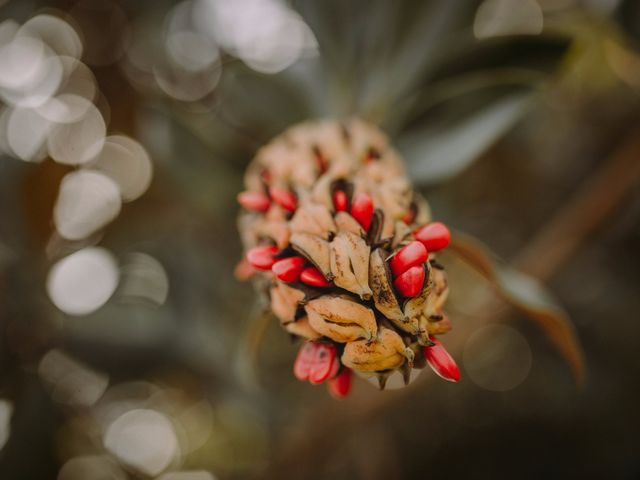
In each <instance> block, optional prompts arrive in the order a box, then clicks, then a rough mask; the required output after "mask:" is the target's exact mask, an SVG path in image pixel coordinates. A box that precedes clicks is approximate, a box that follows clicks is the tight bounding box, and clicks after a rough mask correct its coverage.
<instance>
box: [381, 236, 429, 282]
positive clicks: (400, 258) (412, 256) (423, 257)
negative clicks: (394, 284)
mask: <svg viewBox="0 0 640 480" xmlns="http://www.w3.org/2000/svg"><path fill="white" fill-rule="evenodd" d="M428 258H429V253H428V252H427V249H426V248H425V247H424V245H423V244H422V243H420V242H417V241H413V242H411V243H409V244H408V245H405V246H404V247H402V248H401V249H400V250H398V253H396V254H395V255H394V256H393V258H391V262H390V264H389V266H390V267H391V271H392V272H393V275H394V276H396V277H397V276H398V275H402V274H403V273H404V272H406V271H407V270H409V269H410V268H411V267H415V266H417V265H422V264H423V263H424V262H426V261H427V259H428Z"/></svg>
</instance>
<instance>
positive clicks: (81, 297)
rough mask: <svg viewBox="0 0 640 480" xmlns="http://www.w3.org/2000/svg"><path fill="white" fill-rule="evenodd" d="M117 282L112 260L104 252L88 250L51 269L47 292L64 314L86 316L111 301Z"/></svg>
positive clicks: (66, 259) (114, 265) (115, 265)
mask: <svg viewBox="0 0 640 480" xmlns="http://www.w3.org/2000/svg"><path fill="white" fill-rule="evenodd" d="M118 279H119V271H118V266H117V264H116V261H115V259H114V258H113V256H112V255H111V254H110V253H109V252H108V251H107V250H105V249H104V248H101V247H87V248H84V249H82V250H78V251H77V252H75V253H72V254H71V255H69V256H67V257H64V258H63V259H61V260H59V261H58V262H57V263H56V264H55V265H53V267H52V268H51V270H50V271H49V275H48V277H47V292H48V294H49V298H50V299H51V301H52V302H53V303H54V304H55V306H56V307H58V308H59V309H60V310H62V311H63V312H65V313H67V314H69V315H87V314H89V313H92V312H94V311H96V310H98V309H99V308H100V307H101V306H102V305H104V304H105V303H106V302H107V300H109V298H111V295H113V292H114V291H115V289H116V287H117V286H118Z"/></svg>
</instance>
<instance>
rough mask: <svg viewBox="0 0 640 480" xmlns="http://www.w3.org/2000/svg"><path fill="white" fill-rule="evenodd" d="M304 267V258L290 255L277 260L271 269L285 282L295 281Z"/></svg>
mask: <svg viewBox="0 0 640 480" xmlns="http://www.w3.org/2000/svg"><path fill="white" fill-rule="evenodd" d="M303 269H304V258H302V257H288V258H283V259H282V260H278V261H276V263H274V264H273V265H272V266H271V271H272V272H273V273H274V274H275V276H276V278H277V279H278V280H282V281H283V282H295V281H297V280H298V279H299V278H300V274H301V273H302V270H303Z"/></svg>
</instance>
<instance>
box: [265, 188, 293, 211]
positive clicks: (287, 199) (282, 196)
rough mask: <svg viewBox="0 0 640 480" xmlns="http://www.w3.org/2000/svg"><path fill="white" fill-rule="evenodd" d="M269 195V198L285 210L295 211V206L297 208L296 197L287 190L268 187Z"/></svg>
mask: <svg viewBox="0 0 640 480" xmlns="http://www.w3.org/2000/svg"><path fill="white" fill-rule="evenodd" d="M269 195H271V198H272V199H273V201H274V202H276V203H277V204H278V205H280V206H281V207H282V208H284V209H285V210H288V211H290V212H295V211H296V208H298V199H297V198H296V196H295V195H294V194H293V193H292V192H290V191H289V190H285V189H284V188H278V187H270V188H269Z"/></svg>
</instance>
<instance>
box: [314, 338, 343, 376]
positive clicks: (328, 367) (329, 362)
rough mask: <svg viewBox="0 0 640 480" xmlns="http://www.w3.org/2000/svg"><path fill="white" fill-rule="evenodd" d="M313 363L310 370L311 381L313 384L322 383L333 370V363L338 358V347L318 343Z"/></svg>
mask: <svg viewBox="0 0 640 480" xmlns="http://www.w3.org/2000/svg"><path fill="white" fill-rule="evenodd" d="M316 345H317V346H316V350H315V355H314V357H313V363H312V364H311V368H310V369H309V381H310V382H311V383H322V382H324V381H325V380H326V379H327V378H329V375H330V374H331V371H332V370H333V361H334V360H335V358H336V353H337V352H336V347H334V346H333V345H331V344H329V343H316Z"/></svg>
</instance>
